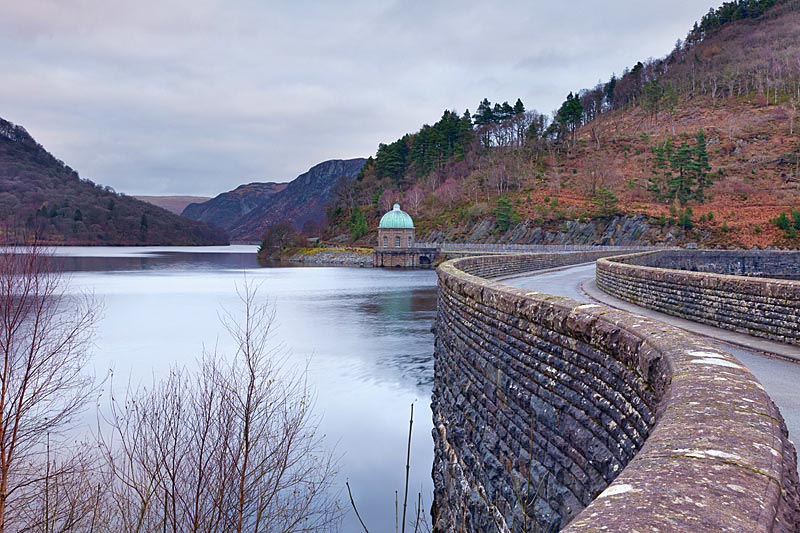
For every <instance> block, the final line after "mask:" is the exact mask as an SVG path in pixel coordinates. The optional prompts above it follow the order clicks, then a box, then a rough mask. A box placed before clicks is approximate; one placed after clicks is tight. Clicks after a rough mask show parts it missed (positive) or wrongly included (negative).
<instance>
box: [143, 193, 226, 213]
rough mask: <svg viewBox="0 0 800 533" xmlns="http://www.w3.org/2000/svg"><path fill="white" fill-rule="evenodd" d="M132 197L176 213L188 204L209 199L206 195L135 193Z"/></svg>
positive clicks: (180, 211)
mask: <svg viewBox="0 0 800 533" xmlns="http://www.w3.org/2000/svg"><path fill="white" fill-rule="evenodd" d="M134 198H136V199H137V200H141V201H143V202H147V203H148V204H153V205H155V206H158V207H160V208H162V209H166V210H167V211H169V212H171V213H175V214H176V215H180V214H181V213H183V210H184V209H186V206H187V205H189V204H193V203H198V202H207V201H208V200H210V199H211V198H209V197H208V196H146V195H141V194H137V195H135V196H134Z"/></svg>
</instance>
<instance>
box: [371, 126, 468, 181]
mask: <svg viewBox="0 0 800 533" xmlns="http://www.w3.org/2000/svg"><path fill="white" fill-rule="evenodd" d="M472 139H473V130H472V120H471V117H470V115H469V111H466V112H465V113H464V114H463V115H461V116H459V115H458V114H457V113H455V112H454V111H445V112H444V113H443V114H442V118H441V119H439V121H438V122H436V123H435V124H434V125H433V126H429V125H427V124H425V125H424V126H423V127H422V129H421V130H419V131H418V132H417V133H413V134H406V135H404V136H403V137H401V138H400V139H398V140H396V141H395V142H393V143H390V144H380V145H379V146H378V153H377V154H376V156H375V158H374V159H372V158H370V159H369V160H368V161H367V165H366V166H365V169H367V168H368V167H370V166H374V169H375V174H376V176H377V177H378V178H379V179H383V178H389V179H391V180H392V183H393V185H394V186H400V185H401V184H402V180H403V177H404V176H405V174H406V173H407V172H409V171H413V172H415V173H416V174H418V175H421V176H424V175H426V174H428V173H430V172H431V171H433V170H435V169H436V168H437V167H438V166H440V165H441V164H443V163H445V162H446V161H448V160H450V159H453V158H456V159H458V158H462V157H463V156H464V154H465V153H466V150H467V147H468V146H469V144H470V143H471V142H472ZM362 172H363V171H362Z"/></svg>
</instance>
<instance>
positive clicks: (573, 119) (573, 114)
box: [556, 93, 583, 146]
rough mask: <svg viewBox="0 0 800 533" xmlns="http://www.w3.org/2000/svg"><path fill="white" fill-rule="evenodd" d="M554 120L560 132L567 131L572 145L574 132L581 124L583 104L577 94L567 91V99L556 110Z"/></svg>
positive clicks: (573, 143)
mask: <svg viewBox="0 0 800 533" xmlns="http://www.w3.org/2000/svg"><path fill="white" fill-rule="evenodd" d="M556 120H557V121H558V124H559V125H560V126H561V129H562V132H564V131H566V132H569V133H570V135H571V136H572V145H573V146H574V145H575V132H576V131H578V128H580V127H581V125H583V104H582V103H581V99H580V98H579V97H578V95H577V94H572V93H569V94H568V95H567V99H566V100H565V101H564V103H563V104H561V107H560V108H559V109H558V111H557V112H556Z"/></svg>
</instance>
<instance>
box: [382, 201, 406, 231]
mask: <svg viewBox="0 0 800 533" xmlns="http://www.w3.org/2000/svg"><path fill="white" fill-rule="evenodd" d="M378 227H379V228H412V229H413V228H414V221H413V220H411V217H410V216H409V214H408V213H406V212H405V211H401V210H400V204H394V207H393V208H392V210H391V211H389V212H388V213H386V214H385V215H383V216H382V217H381V223H380V224H379V225H378Z"/></svg>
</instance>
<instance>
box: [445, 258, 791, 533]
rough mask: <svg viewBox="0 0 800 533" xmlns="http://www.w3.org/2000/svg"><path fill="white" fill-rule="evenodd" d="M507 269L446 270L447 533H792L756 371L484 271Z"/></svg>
mask: <svg viewBox="0 0 800 533" xmlns="http://www.w3.org/2000/svg"><path fill="white" fill-rule="evenodd" d="M537 255H549V254H537ZM584 259H585V257H580V256H576V257H575V261H576V262H581V261H583V260H584ZM507 260H508V258H506V257H503V256H491V257H477V258H466V259H459V260H455V261H449V262H447V263H445V264H443V265H442V266H440V267H439V270H438V274H439V299H438V314H437V319H436V325H435V330H436V341H435V377H434V392H433V404H432V407H433V416H434V431H433V435H434V442H435V452H434V467H433V477H434V510H433V514H434V518H435V519H436V527H437V530H439V531H536V530H541V531H555V530H557V529H560V528H563V527H565V526H566V529H565V531H575V532H578V531H606V530H608V531H656V530H658V531H754V532H756V531H757V532H767V531H797V529H798V523H800V502H799V501H798V479H797V462H796V454H795V449H794V446H793V445H792V443H791V442H790V441H789V439H788V434H787V431H786V426H785V424H784V422H783V419H782V418H781V415H780V413H779V411H778V409H777V407H775V405H774V403H773V402H772V401H771V399H770V398H769V396H768V395H767V394H766V392H765V391H764V389H763V387H762V386H761V385H760V384H759V383H758V381H757V380H756V379H755V378H754V377H753V375H752V374H750V372H749V371H748V370H747V369H746V368H744V367H743V366H742V365H741V364H740V363H739V362H738V361H737V360H736V359H735V358H734V357H732V356H731V355H730V354H728V353H726V352H724V351H721V350H719V349H715V348H712V347H710V346H709V345H707V344H705V343H704V342H703V341H702V340H700V339H699V338H697V337H694V336H692V335H687V334H686V333H684V332H681V331H679V330H677V329H675V328H671V327H668V326H666V325H664V324H661V323H658V322H655V321H651V320H647V319H644V318H642V317H638V316H634V315H630V314H628V313H624V312H621V311H614V310H611V309H609V308H606V307H604V306H600V305H597V304H581V303H579V302H576V301H573V300H570V299H568V298H563V297H555V296H549V295H546V294H541V293H531V292H529V291H526V290H524V289H518V288H513V287H509V286H507V285H503V284H501V283H497V282H493V281H491V280H488V279H486V278H483V277H479V276H478V275H475V274H480V275H487V276H492V275H497V272H500V271H501V270H502V265H503V264H504V262H505V261H507ZM562 261H563V259H561V260H558V262H562ZM547 262H548V260H547V258H539V259H535V258H530V259H529V264H530V265H535V264H537V263H539V264H542V265H544V264H547Z"/></svg>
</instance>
